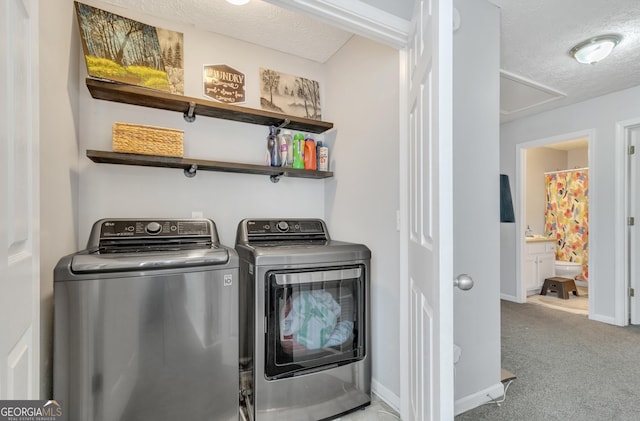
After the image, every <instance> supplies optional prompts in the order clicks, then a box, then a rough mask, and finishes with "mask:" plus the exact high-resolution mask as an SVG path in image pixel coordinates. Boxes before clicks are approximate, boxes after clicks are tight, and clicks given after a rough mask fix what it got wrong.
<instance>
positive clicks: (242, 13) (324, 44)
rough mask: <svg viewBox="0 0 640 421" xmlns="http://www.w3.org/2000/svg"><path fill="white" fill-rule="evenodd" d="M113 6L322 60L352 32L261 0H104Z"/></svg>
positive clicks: (326, 58) (334, 50)
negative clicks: (239, 0)
mask: <svg viewBox="0 0 640 421" xmlns="http://www.w3.org/2000/svg"><path fill="white" fill-rule="evenodd" d="M103 1H104V2H105V3H110V4H113V5H116V6H121V7H124V8H127V9H131V10H136V11H139V12H143V13H147V14H149V15H152V16H158V17H161V18H164V19H167V20H171V21H175V22H180V23H185V24H189V25H194V26H195V27H196V28H199V29H202V30H207V31H210V32H215V33H218V34H222V35H226V36H229V37H231V38H236V39H240V40H243V41H247V42H250V43H253V44H258V45H262V46H266V47H269V48H271V49H274V50H279V51H284V52H286V53H289V54H293V55H295V56H299V57H304V58H307V59H310V60H314V61H317V62H319V63H324V62H325V61H327V60H328V59H329V57H331V56H332V55H333V54H334V53H335V52H336V51H337V50H339V49H340V48H341V47H342V46H343V45H344V43H345V42H347V41H348V40H349V38H351V37H352V36H353V34H352V33H350V32H347V31H344V30H342V29H339V28H336V27H334V26H331V25H329V24H326V23H322V22H319V21H318V20H316V19H313V18H311V17H309V16H304V15H301V14H299V13H295V12H291V11H289V10H286V9H283V8H280V7H277V6H274V5H271V4H269V3H266V2H264V1H261V0H251V2H250V3H249V4H246V5H243V6H234V5H231V4H229V3H227V2H226V1H225V0H103Z"/></svg>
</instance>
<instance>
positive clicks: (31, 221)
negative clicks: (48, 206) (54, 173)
mask: <svg viewBox="0 0 640 421" xmlns="http://www.w3.org/2000/svg"><path fill="white" fill-rule="evenodd" d="M0 4H1V5H2V6H0V7H1V12H0V16H2V17H1V18H0V19H1V20H2V34H1V36H0V43H2V48H1V51H2V62H1V63H0V81H1V82H2V83H3V87H2V89H1V90H0V91H1V92H2V94H0V104H2V105H1V108H0V133H2V143H1V147H2V152H0V169H1V170H0V174H1V175H0V196H1V197H2V199H3V200H2V206H0V221H1V222H0V242H1V244H2V246H0V358H1V360H2V361H1V364H0V399H39V398H40V397H39V381H38V379H39V375H40V373H39V363H38V361H39V336H40V329H39V323H40V321H39V314H40V312H39V308H40V307H39V306H40V280H39V241H38V217H39V213H38V207H39V201H38V185H39V184H38V181H39V180H38V177H39V172H38V162H39V161H38V101H37V93H38V85H37V80H38V73H37V71H38V69H37V64H38V62H37V57H38V45H37V41H38V37H37V34H38V32H37V30H38V2H37V0H4V1H2V2H0ZM42 71H46V69H42Z"/></svg>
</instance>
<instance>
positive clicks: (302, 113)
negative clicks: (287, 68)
mask: <svg viewBox="0 0 640 421" xmlns="http://www.w3.org/2000/svg"><path fill="white" fill-rule="evenodd" d="M260 107H261V108H262V109H263V110H269V111H275V112H278V113H284V114H289V115H293V116H296V117H304V118H311V119H314V120H322V112H321V108H320V84H319V83H318V82H316V81H315V80H310V79H306V78H303V77H300V76H292V75H288V74H286V73H280V72H277V71H275V70H270V69H263V68H260Z"/></svg>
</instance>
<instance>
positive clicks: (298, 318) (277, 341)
mask: <svg viewBox="0 0 640 421" xmlns="http://www.w3.org/2000/svg"><path fill="white" fill-rule="evenodd" d="M236 250H237V252H238V255H239V258H240V374H241V395H242V403H241V411H242V414H243V416H244V418H246V419H249V420H256V421H276V420H278V421H281V420H296V421H305V420H307V421H317V420H323V419H332V418H335V417H338V416H340V415H343V414H346V413H348V412H351V411H354V410H356V409H359V408H363V407H365V406H367V405H369V403H370V401H371V354H370V339H369V338H370V323H369V320H370V315H369V308H370V305H369V263H370V259H371V252H370V251H369V249H368V248H367V247H366V246H364V245H361V244H353V243H346V242H341V241H333V240H331V238H330V237H329V232H328V230H327V227H326V225H325V223H324V221H322V220H320V219H281V220H272V219H246V220H243V221H241V222H240V224H239V226H238V231H237V238H236Z"/></svg>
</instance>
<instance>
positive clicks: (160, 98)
mask: <svg viewBox="0 0 640 421" xmlns="http://www.w3.org/2000/svg"><path fill="white" fill-rule="evenodd" d="M86 83H87V88H89V92H91V96H92V97H94V98H96V99H103V100H106V101H113V102H121V103H125V104H132V105H140V106H143V107H150V108H158V109H161V110H169V111H178V112H181V113H183V115H184V116H185V119H186V120H187V121H193V120H194V119H195V116H198V115H202V116H207V117H213V118H221V119H225V120H234V121H240V122H244V123H252V124H259V125H263V126H282V127H286V128H287V129H291V130H299V131H302V132H308V133H323V132H325V131H327V130H329V129H331V128H333V123H329V122H326V121H321V120H312V119H308V118H302V117H294V116H290V115H285V114H278V113H274V112H270V111H265V110H258V109H255V108H248V107H240V106H237V105H229V104H222V103H218V102H214V101H208V100H205V99H200V98H192V97H187V96H182V95H175V94H170V93H168V92H162V91H157V90H153V89H148V88H143V87H140V86H134V85H126V84H122V83H117V82H111V81H107V80H102V79H95V78H91V77H88V78H87V79H86Z"/></svg>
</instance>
